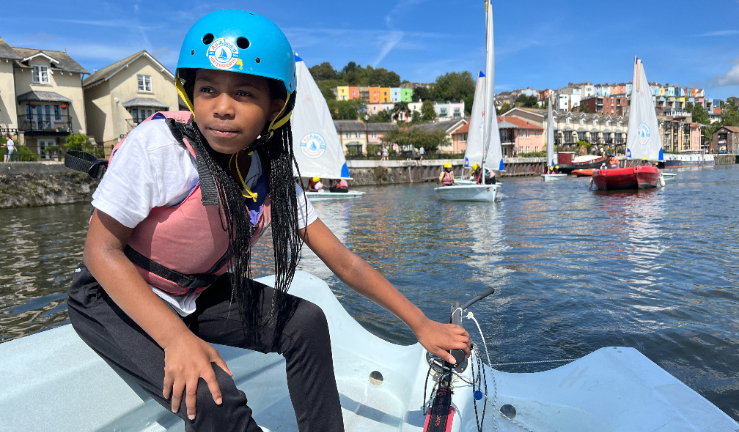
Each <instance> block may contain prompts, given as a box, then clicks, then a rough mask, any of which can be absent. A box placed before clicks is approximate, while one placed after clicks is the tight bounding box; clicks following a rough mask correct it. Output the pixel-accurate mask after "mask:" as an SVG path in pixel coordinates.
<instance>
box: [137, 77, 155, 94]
mask: <svg viewBox="0 0 739 432" xmlns="http://www.w3.org/2000/svg"><path fill="white" fill-rule="evenodd" d="M136 76H137V77H138V81H139V91H140V92H151V76H149V75H136Z"/></svg>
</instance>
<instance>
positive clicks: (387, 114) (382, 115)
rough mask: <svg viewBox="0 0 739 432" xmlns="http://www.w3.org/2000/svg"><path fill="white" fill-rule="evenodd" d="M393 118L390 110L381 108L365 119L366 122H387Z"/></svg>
mask: <svg viewBox="0 0 739 432" xmlns="http://www.w3.org/2000/svg"><path fill="white" fill-rule="evenodd" d="M392 120H393V112H392V111H390V110H382V111H380V112H378V113H377V114H372V115H371V116H369V118H368V119H367V123H388V122H390V121H392Z"/></svg>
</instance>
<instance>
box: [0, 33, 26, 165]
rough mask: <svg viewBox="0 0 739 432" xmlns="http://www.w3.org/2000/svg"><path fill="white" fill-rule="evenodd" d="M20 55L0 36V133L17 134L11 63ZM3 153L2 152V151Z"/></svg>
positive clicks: (16, 112)
mask: <svg viewBox="0 0 739 432" xmlns="http://www.w3.org/2000/svg"><path fill="white" fill-rule="evenodd" d="M20 59H21V58H20V56H19V55H18V54H17V53H16V52H15V51H13V49H12V48H11V47H10V46H9V45H8V44H7V43H5V41H4V40H3V38H0V134H2V135H5V134H6V133H9V134H11V135H13V136H15V137H16V138H14V139H17V135H18V110H17V109H16V107H17V105H16V101H15V78H14V77H13V64H15V61H16V60H20ZM2 153H4V152H2Z"/></svg>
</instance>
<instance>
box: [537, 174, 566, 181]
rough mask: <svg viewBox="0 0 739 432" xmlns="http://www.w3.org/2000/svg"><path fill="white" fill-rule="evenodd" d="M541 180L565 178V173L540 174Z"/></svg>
mask: <svg viewBox="0 0 739 432" xmlns="http://www.w3.org/2000/svg"><path fill="white" fill-rule="evenodd" d="M541 178H542V180H544V181H547V182H548V181H554V180H562V179H566V178H567V174H542V175H541Z"/></svg>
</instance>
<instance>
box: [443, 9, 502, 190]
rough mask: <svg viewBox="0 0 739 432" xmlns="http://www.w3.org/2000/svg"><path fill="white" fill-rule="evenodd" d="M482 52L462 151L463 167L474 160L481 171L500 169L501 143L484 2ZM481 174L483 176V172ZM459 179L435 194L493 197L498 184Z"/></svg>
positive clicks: (488, 11) (490, 27)
mask: <svg viewBox="0 0 739 432" xmlns="http://www.w3.org/2000/svg"><path fill="white" fill-rule="evenodd" d="M485 20H486V35H485V41H486V55H485V73H484V74H483V73H482V72H480V73H479V74H478V78H477V84H476V85H475V99H474V101H473V102H472V118H471V119H470V129H469V135H468V139H467V148H466V149H465V152H464V164H465V167H469V166H472V165H473V164H475V163H477V164H478V165H480V168H481V169H482V172H483V173H485V170H486V169H487V170H496V169H497V170H500V171H502V170H503V147H502V146H501V143H500V132H499V131H498V116H497V114H496V112H495V100H494V97H493V93H494V87H495V86H494V83H495V79H494V77H495V47H494V43H493V41H494V38H493V7H492V5H491V4H490V2H489V1H486V2H485ZM483 178H485V176H484V175H483ZM466 183H467V182H464V183H462V182H460V183H459V184H456V185H453V186H441V187H437V188H434V190H435V191H436V194H437V196H438V197H439V198H441V199H444V200H449V201H490V202H492V201H495V199H496V197H497V196H498V191H499V190H500V187H501V186H500V184H491V185H486V184H475V183H474V182H470V183H471V184H466Z"/></svg>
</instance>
